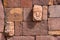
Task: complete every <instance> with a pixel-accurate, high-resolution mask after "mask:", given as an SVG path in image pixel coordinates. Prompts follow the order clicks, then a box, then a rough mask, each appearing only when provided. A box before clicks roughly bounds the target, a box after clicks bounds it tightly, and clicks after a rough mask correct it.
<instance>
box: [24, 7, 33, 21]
mask: <svg viewBox="0 0 60 40" xmlns="http://www.w3.org/2000/svg"><path fill="white" fill-rule="evenodd" d="M32 19H33V14H32V8H24V21H32Z"/></svg>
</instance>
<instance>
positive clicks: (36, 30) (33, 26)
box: [23, 21, 47, 36]
mask: <svg viewBox="0 0 60 40" xmlns="http://www.w3.org/2000/svg"><path fill="white" fill-rule="evenodd" d="M23 35H28V36H29V35H38V36H39V35H47V21H42V22H23Z"/></svg>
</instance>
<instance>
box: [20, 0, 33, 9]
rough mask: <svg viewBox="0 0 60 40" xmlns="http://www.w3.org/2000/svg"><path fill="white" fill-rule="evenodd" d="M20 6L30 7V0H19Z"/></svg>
mask: <svg viewBox="0 0 60 40" xmlns="http://www.w3.org/2000/svg"><path fill="white" fill-rule="evenodd" d="M21 7H26V8H31V7H32V0H21Z"/></svg>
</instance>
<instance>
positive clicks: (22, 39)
mask: <svg viewBox="0 0 60 40" xmlns="http://www.w3.org/2000/svg"><path fill="white" fill-rule="evenodd" d="M7 40H34V37H32V36H14V37H11V38H7Z"/></svg>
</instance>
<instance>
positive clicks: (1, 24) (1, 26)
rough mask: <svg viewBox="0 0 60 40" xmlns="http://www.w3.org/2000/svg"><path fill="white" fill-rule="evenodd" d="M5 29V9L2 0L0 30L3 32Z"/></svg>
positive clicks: (0, 4)
mask: <svg viewBox="0 0 60 40" xmlns="http://www.w3.org/2000/svg"><path fill="white" fill-rule="evenodd" d="M3 30H4V10H3V5H2V2H1V0H0V32H3Z"/></svg>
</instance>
